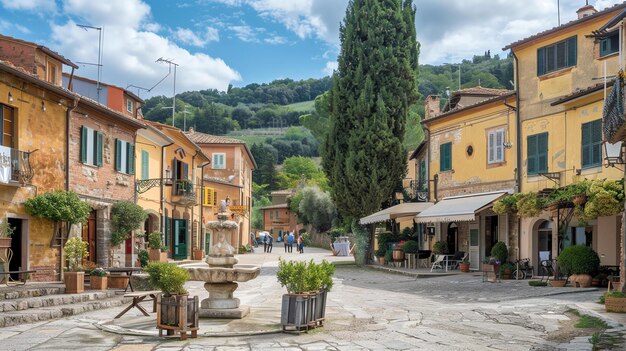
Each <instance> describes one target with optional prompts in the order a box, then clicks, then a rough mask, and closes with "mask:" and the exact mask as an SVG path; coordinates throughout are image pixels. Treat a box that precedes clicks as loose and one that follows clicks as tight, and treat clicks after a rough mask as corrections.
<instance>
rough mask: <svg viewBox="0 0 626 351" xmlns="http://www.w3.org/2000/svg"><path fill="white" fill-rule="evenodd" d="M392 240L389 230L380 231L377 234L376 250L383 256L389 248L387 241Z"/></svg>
mask: <svg viewBox="0 0 626 351" xmlns="http://www.w3.org/2000/svg"><path fill="white" fill-rule="evenodd" d="M391 240H392V234H391V232H382V233H379V234H378V250H379V252H380V256H378V257H382V256H385V253H386V252H387V250H389V243H390V242H391Z"/></svg>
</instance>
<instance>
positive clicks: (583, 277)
mask: <svg viewBox="0 0 626 351" xmlns="http://www.w3.org/2000/svg"><path fill="white" fill-rule="evenodd" d="M557 260H558V262H559V266H560V267H561V269H562V270H563V272H564V273H565V274H566V275H571V276H570V277H569V281H570V283H571V284H572V285H573V286H574V287H576V286H578V287H581V288H588V287H590V286H591V280H592V277H591V274H592V273H594V272H596V271H597V270H598V268H599V266H600V258H599V257H598V254H597V253H596V252H595V251H593V249H592V248H590V247H588V246H584V245H574V246H570V247H567V248H566V249H565V250H563V252H561V254H560V255H559V257H558V258H557Z"/></svg>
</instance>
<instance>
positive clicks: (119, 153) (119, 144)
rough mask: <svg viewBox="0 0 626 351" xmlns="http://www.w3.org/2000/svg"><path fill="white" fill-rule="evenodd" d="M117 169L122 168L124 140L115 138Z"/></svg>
mask: <svg viewBox="0 0 626 351" xmlns="http://www.w3.org/2000/svg"><path fill="white" fill-rule="evenodd" d="M115 170H116V171H118V172H120V171H121V170H122V141H121V140H119V139H115Z"/></svg>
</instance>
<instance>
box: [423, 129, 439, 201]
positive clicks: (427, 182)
mask: <svg viewBox="0 0 626 351" xmlns="http://www.w3.org/2000/svg"><path fill="white" fill-rule="evenodd" d="M422 128H423V129H424V137H425V138H426V140H428V142H427V143H426V145H427V146H428V147H427V149H426V162H425V164H426V186H428V200H430V186H429V181H428V179H429V178H430V129H428V127H426V126H425V125H422ZM436 189H437V187H436V186H433V190H434V193H433V197H434V198H435V199H436V198H437V190H436Z"/></svg>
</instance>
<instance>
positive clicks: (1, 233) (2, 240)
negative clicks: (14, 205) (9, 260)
mask: <svg viewBox="0 0 626 351" xmlns="http://www.w3.org/2000/svg"><path fill="white" fill-rule="evenodd" d="M14 231H15V228H13V227H11V224H10V223H9V220H8V219H7V218H5V219H4V221H2V222H0V249H6V248H10V247H11V236H13V232H14Z"/></svg>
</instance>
